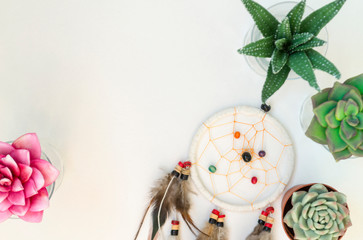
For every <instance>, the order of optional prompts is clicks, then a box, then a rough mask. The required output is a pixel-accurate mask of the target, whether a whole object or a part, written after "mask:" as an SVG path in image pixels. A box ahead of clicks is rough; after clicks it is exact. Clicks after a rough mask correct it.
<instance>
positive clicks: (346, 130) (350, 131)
mask: <svg viewBox="0 0 363 240" xmlns="http://www.w3.org/2000/svg"><path fill="white" fill-rule="evenodd" d="M340 130H341V131H342V133H343V134H344V137H345V138H346V139H351V138H352V137H354V136H355V135H357V130H356V129H355V128H354V127H352V126H350V125H349V124H348V123H347V120H346V119H343V121H342V122H341V125H340Z"/></svg>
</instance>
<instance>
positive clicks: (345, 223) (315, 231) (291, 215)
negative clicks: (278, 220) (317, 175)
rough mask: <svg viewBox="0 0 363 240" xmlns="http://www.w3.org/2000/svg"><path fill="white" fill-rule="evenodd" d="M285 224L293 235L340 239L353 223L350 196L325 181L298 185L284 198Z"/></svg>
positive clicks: (283, 213) (286, 228) (283, 220)
mask: <svg viewBox="0 0 363 240" xmlns="http://www.w3.org/2000/svg"><path fill="white" fill-rule="evenodd" d="M282 222H283V228H284V230H285V233H286V235H287V236H288V237H289V239H301V240H308V239H310V240H312V239H317V240H318V239H319V240H338V239H341V238H342V237H343V236H344V234H345V232H346V230H347V228H348V227H350V226H351V225H352V223H351V220H350V212H349V209H348V205H347V200H346V196H345V195H344V194H343V193H340V192H338V191H337V190H335V189H334V188H332V187H330V186H328V185H325V184H305V185H298V186H295V187H293V188H291V189H290V190H288V191H287V192H286V194H285V196H284V197H283V199H282Z"/></svg>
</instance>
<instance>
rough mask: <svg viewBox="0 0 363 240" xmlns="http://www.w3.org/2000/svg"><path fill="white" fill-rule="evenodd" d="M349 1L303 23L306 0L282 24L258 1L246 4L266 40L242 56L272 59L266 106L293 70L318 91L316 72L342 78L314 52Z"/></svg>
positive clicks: (248, 0) (243, 51) (264, 96)
mask: <svg viewBox="0 0 363 240" xmlns="http://www.w3.org/2000/svg"><path fill="white" fill-rule="evenodd" d="M345 1H346V0H336V1H334V2H332V3H329V4H327V5H325V6H324V7H322V8H320V9H318V10H316V11H315V12H313V13H311V14H310V15H309V16H307V17H306V18H305V19H304V20H302V16H303V14H304V11H305V0H302V1H301V2H299V3H298V4H297V5H296V6H295V7H294V8H293V9H292V10H291V11H290V12H289V13H288V14H287V16H286V17H285V18H284V19H283V20H282V21H281V23H280V22H279V21H278V20H277V19H276V18H275V17H274V16H273V15H272V14H271V13H270V12H269V11H268V10H266V9H265V8H264V7H262V6H261V5H259V4H258V3H256V2H255V1H252V0H242V2H243V4H244V5H245V7H246V9H247V10H248V12H249V13H250V14H251V16H252V18H253V20H254V21H255V23H256V26H257V28H258V29H259V30H260V32H261V33H262V35H263V37H264V38H263V39H260V40H258V41H256V42H253V43H250V44H248V45H246V46H244V47H243V48H241V49H239V50H238V52H239V53H241V54H245V55H250V56H254V57H262V58H271V60H270V63H269V67H268V70H267V77H266V81H265V84H264V86H263V90H262V102H264V103H265V102H266V100H267V99H268V98H269V97H271V96H272V95H273V94H274V93H275V92H276V91H277V90H278V89H279V88H280V87H281V86H282V85H283V84H284V83H285V81H286V79H287V77H288V75H289V73H290V71H291V70H293V71H294V72H295V73H296V74H298V75H299V76H300V77H301V78H303V79H304V80H306V81H308V83H309V84H310V86H312V87H314V88H315V89H317V90H319V86H318V84H317V82H316V77H315V73H314V69H319V70H322V71H325V72H327V73H329V74H331V75H333V76H335V77H336V78H337V79H339V78H340V73H339V71H338V69H337V68H336V67H335V66H334V64H333V63H331V62H330V61H329V60H328V59H326V58H325V57H324V56H323V55H321V54H320V53H319V52H317V51H315V50H314V49H313V48H314V47H319V46H322V45H324V44H325V41H323V40H321V39H319V38H317V35H318V34H319V32H320V31H321V29H323V28H324V27H325V25H326V24H327V23H328V22H329V21H330V20H331V19H332V18H333V17H334V16H335V15H336V14H337V13H338V12H339V10H340V9H341V7H342V6H343V4H344V3H345Z"/></svg>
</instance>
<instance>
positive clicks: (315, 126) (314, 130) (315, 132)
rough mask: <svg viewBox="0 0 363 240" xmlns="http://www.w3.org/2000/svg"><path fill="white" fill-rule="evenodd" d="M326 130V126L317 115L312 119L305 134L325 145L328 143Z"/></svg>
mask: <svg viewBox="0 0 363 240" xmlns="http://www.w3.org/2000/svg"><path fill="white" fill-rule="evenodd" d="M325 131H326V128H324V127H323V126H321V125H320V123H319V122H318V120H317V119H316V117H314V118H313V119H312V120H311V123H310V125H309V128H308V129H307V130H306V133H305V135H306V136H307V137H309V138H311V139H312V140H313V141H315V142H317V143H320V144H324V145H325V144H327V143H328V141H327V139H326V134H325Z"/></svg>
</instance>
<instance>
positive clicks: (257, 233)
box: [246, 224, 263, 240]
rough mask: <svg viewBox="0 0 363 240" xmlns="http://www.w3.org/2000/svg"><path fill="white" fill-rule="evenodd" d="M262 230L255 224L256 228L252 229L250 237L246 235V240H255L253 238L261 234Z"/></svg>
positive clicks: (259, 225) (261, 227)
mask: <svg viewBox="0 0 363 240" xmlns="http://www.w3.org/2000/svg"><path fill="white" fill-rule="evenodd" d="M262 229H263V225H262V224H257V226H256V227H255V228H254V229H253V232H252V233H251V234H250V235H248V237H247V238H246V240H254V239H256V238H255V236H257V235H259V234H260V233H261V232H262Z"/></svg>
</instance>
